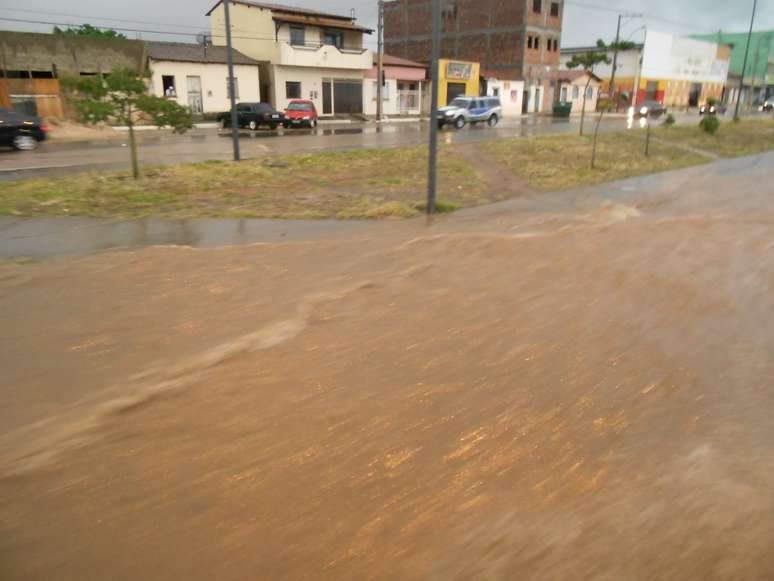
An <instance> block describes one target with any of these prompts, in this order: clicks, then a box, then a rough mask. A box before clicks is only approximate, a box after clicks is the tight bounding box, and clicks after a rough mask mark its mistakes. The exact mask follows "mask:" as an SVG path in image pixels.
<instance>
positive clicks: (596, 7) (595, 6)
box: [565, 0, 706, 31]
mask: <svg viewBox="0 0 774 581" xmlns="http://www.w3.org/2000/svg"><path fill="white" fill-rule="evenodd" d="M565 4H569V5H572V6H578V7H580V8H587V9H589V10H597V11H600V12H610V13H614V14H618V13H620V12H621V10H620V9H619V8H610V7H609V6H599V5H598V4H589V3H587V2H577V1H575V0H565ZM643 17H644V18H646V19H648V20H653V21H655V22H663V23H666V24H672V25H674V26H684V27H686V28H692V29H693V30H702V31H705V30H706V28H705V27H703V26H698V25H696V24H693V23H690V22H683V21H680V20H671V19H669V18H662V17H660V16H652V15H650V14H647V13H646V14H643Z"/></svg>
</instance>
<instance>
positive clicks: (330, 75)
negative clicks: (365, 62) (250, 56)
mask: <svg viewBox="0 0 774 581" xmlns="http://www.w3.org/2000/svg"><path fill="white" fill-rule="evenodd" d="M271 69H272V78H273V92H274V103H273V104H274V106H275V107H276V108H277V109H279V110H280V111H282V110H283V109H285V108H287V106H288V103H289V102H290V101H291V99H288V98H287V96H286V91H285V83H286V82H287V81H298V82H300V83H301V98H302V99H309V100H311V101H314V106H315V108H316V109H317V112H318V114H320V115H322V112H323V94H322V83H323V80H324V79H353V80H362V79H363V71H357V70H348V69H324V68H307V67H284V66H281V65H273V66H272V67H271ZM364 93H365V88H364ZM333 113H334V114H335V113H336V109H335V103H334V110H333Z"/></svg>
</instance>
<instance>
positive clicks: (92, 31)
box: [54, 24, 126, 38]
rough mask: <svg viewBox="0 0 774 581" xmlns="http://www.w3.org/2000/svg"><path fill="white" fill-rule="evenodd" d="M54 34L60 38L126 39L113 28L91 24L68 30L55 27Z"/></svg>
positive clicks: (72, 27)
mask: <svg viewBox="0 0 774 581" xmlns="http://www.w3.org/2000/svg"><path fill="white" fill-rule="evenodd" d="M54 34H58V35H60V36H90V37H92V38H126V36H124V35H123V34H121V33H120V32H116V31H115V30H113V29H112V28H97V27H96V26H92V25H91V24H81V25H80V26H70V27H68V28H59V27H58V26H55V27H54Z"/></svg>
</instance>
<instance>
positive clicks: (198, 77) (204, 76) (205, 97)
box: [147, 42, 261, 113]
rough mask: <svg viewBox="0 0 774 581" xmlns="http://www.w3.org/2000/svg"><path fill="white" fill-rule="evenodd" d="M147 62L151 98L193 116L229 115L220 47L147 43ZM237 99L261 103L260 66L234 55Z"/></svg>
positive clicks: (224, 69)
mask: <svg viewBox="0 0 774 581" xmlns="http://www.w3.org/2000/svg"><path fill="white" fill-rule="evenodd" d="M147 46H148V60H149V62H150V70H151V86H152V91H153V94H154V95H157V96H160V97H162V96H163V97H166V98H168V99H172V100H174V101H176V102H177V103H178V104H180V105H186V106H188V107H190V108H191V111H193V112H194V113H217V112H219V111H229V110H230V109H231V103H230V100H229V94H228V67H227V66H226V51H225V49H224V48H223V47H218V46H208V47H205V46H202V45H198V44H186V43H180V42H148V43H147ZM234 77H235V78H236V98H237V101H239V102H247V103H251V102H258V101H260V100H261V91H260V74H259V66H258V63H257V62H256V61H254V60H253V59H251V58H248V57H246V56H245V55H243V54H241V53H239V52H236V51H235V52H234Z"/></svg>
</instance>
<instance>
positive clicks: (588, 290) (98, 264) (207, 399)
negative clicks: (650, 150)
mask: <svg viewBox="0 0 774 581" xmlns="http://www.w3.org/2000/svg"><path fill="white" fill-rule="evenodd" d="M772 162H774V154H771V153H770V154H766V155H760V156H756V157H751V158H745V159H738V160H724V161H719V162H715V163H712V164H709V165H705V166H701V167H695V168H690V169H687V170H681V171H678V172H671V173H666V174H660V175H657V176H649V177H642V178H637V179H632V180H626V181H624V182H619V183H616V184H610V185H608V186H603V187H595V188H587V189H583V190H577V191H572V192H565V193H562V194H542V195H540V196H535V197H524V198H520V199H516V200H511V201H509V202H506V203H502V204H498V205H492V206H488V207H483V208H478V209H475V210H470V211H465V212H460V213H459V214H457V215H453V216H450V217H445V218H443V219H441V220H439V221H437V222H435V223H434V224H432V225H429V226H428V225H426V224H425V223H424V221H423V220H413V221H406V222H387V223H379V224H371V223H368V224H365V226H363V225H362V224H359V225H358V227H357V228H355V229H353V230H351V231H347V230H344V229H338V228H337V227H336V225H337V224H338V223H335V222H334V223H332V224H334V227H333V230H331V231H325V230H324V228H325V227H322V228H320V227H318V228H319V229H318V230H316V231H311V230H307V231H305V233H304V234H302V232H304V228H305V227H304V226H302V225H301V226H298V227H297V229H295V230H294V229H293V228H289V229H288V230H287V232H286V235H285V236H284V237H282V241H277V239H276V236H277V235H276V234H271V235H270V236H269V239H267V240H263V241H262V243H258V244H252V245H239V246H222V247H210V245H209V244H207V243H205V244H202V245H198V246H195V247H189V246H161V247H159V246H145V247H141V248H133V249H122V250H112V251H103V252H97V253H94V254H88V255H85V256H83V255H81V256H61V255H60V256H56V257H51V258H48V259H45V260H41V261H34V262H32V263H18V264H17V263H14V262H10V261H6V262H5V263H4V264H2V265H0V296H2V300H0V323H1V324H0V329H2V331H0V368H2V369H3V374H2V379H0V430H2V432H0V578H2V579H3V580H5V579H8V580H17V579H19V580H21V579H72V580H78V581H83V580H89V579H119V578H120V579H146V580H155V579H159V580H161V579H164V580H166V579H189V580H198V579H215V578H217V579H223V580H231V579H233V580H242V579H271V580H276V579H337V580H339V579H344V580H348V579H352V580H362V579H409V580H411V579H417V580H419V579H422V580H426V579H431V580H443V581H446V580H457V579H459V580H469V579H502V580H511V579H519V580H533V579H534V580H540V581H544V580H566V579H573V580H581V581H582V580H590V579H616V580H618V579H626V580H629V579H634V580H643V581H644V580H648V581H650V580H657V579H664V580H667V579H669V580H671V579H680V580H715V579H717V580H721V579H722V580H728V579H739V580H742V579H744V580H748V579H760V580H763V579H771V578H774V554H772V552H771V546H772V544H773V543H774V497H772V494H771V491H772V489H773V485H774V455H773V454H772V442H774V422H772V421H771V418H770V415H771V411H770V410H771V409H772V404H774V384H772V377H774V332H772V329H774V293H773V292H772V287H773V286H774V252H772V250H773V249H774V202H772V199H773V197H774V188H773V187H772V185H771V184H772V183H774V169H773V168H774V164H773V163H772ZM261 226H265V225H256V231H257V229H260V228H261ZM345 228H346V227H345ZM204 229H205V230H206V228H204ZM186 236H189V235H185V234H184V235H183V238H181V240H182V241H185V240H191V238H190V237H189V238H186ZM255 240H256V241H260V236H256V238H255Z"/></svg>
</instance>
